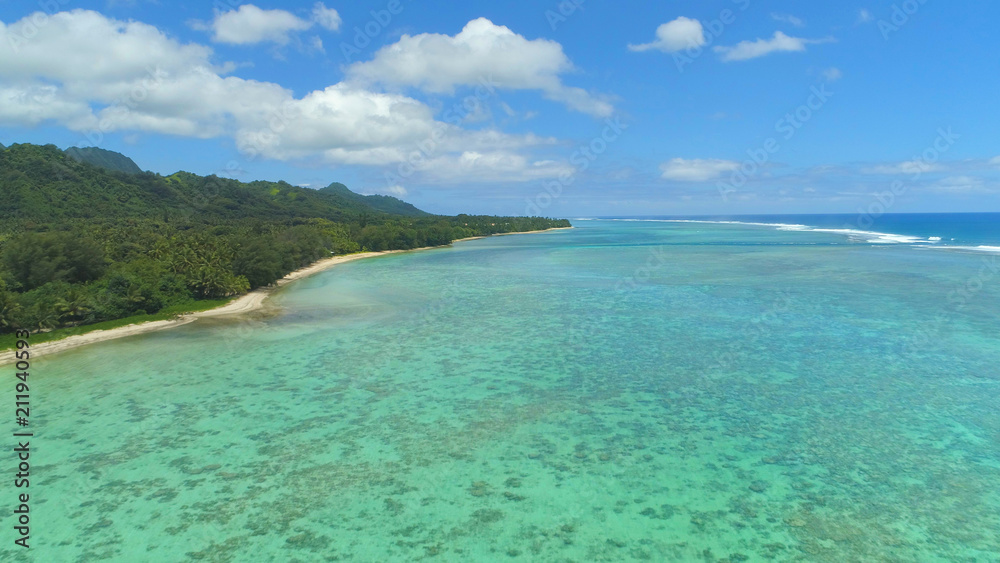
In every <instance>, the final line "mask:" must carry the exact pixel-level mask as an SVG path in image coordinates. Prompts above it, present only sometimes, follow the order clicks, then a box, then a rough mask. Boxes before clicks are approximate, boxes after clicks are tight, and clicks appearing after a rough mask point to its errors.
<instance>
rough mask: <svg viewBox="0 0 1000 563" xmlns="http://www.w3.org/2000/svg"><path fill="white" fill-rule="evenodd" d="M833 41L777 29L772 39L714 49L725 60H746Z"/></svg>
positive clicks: (803, 49) (801, 49)
mask: <svg viewBox="0 0 1000 563" xmlns="http://www.w3.org/2000/svg"><path fill="white" fill-rule="evenodd" d="M832 41H834V40H833V39H832V38H827V39H803V38H800V37H790V36H788V35H785V34H784V33H782V32H780V31H776V32H774V37H772V38H771V39H757V40H755V41H741V42H739V43H737V44H736V45H735V46H733V47H724V46H718V47H715V49H714V50H715V52H716V53H719V54H720V55H721V56H722V60H723V61H726V62H729V61H746V60H749V59H755V58H757V57H763V56H764V55H769V54H771V53H778V52H791V51H805V50H806V45H810V44H818V43H830V42H832Z"/></svg>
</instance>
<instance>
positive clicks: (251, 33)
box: [191, 2, 341, 45]
mask: <svg viewBox="0 0 1000 563" xmlns="http://www.w3.org/2000/svg"><path fill="white" fill-rule="evenodd" d="M316 24H319V26H320V27H323V28H325V29H328V30H330V31H338V30H339V29H340V24H341V19H340V14H339V13H337V10H334V9H332V8H327V7H326V5H325V4H323V3H322V2H316V4H315V5H314V6H313V9H312V14H311V19H308V20H307V19H303V18H300V17H298V16H296V15H295V14H293V13H291V12H287V11H285V10H264V9H261V8H258V7H257V6H254V5H253V4H243V5H242V6H240V7H239V8H238V9H236V10H229V11H217V12H216V13H215V18H214V19H213V20H212V21H210V22H202V21H193V22H191V27H193V28H194V29H197V30H201V31H211V32H212V41H214V42H216V43H226V44H229V45H256V44H258V43H275V44H277V45H287V44H288V42H289V41H291V36H292V34H294V33H297V32H300V31H305V30H307V29H310V28H312V27H313V26H314V25H316ZM314 43H315V41H314Z"/></svg>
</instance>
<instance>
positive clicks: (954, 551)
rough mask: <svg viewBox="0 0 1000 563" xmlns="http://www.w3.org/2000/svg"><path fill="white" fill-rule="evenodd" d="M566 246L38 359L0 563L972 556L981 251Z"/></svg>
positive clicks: (700, 231) (538, 246)
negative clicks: (22, 507)
mask: <svg viewBox="0 0 1000 563" xmlns="http://www.w3.org/2000/svg"><path fill="white" fill-rule="evenodd" d="M577 226H578V228H577V229H574V230H572V231H557V232H549V233H544V234H535V235H517V236H507V237H495V238H490V239H484V240H476V241H469V242H463V243H459V244H457V245H456V246H455V247H454V248H451V249H441V250H431V251H424V252H417V253H409V254H402V255H393V256H387V257H380V258H376V259H372V260H365V261H358V262H353V263H349V264H346V265H344V266H340V267H338V268H336V269H334V270H331V271H329V272H326V273H324V274H320V275H317V276H315V277H312V278H309V279H307V280H305V281H303V282H299V283H296V284H294V285H292V286H290V287H289V288H288V289H286V290H284V291H282V292H281V293H280V294H279V295H278V297H277V298H276V299H275V303H277V304H279V305H280V306H281V309H280V310H278V311H275V312H271V313H267V314H259V315H256V316H254V317H252V318H249V319H239V320H214V321H213V320H202V321H199V322H197V323H195V324H193V325H188V326H185V327H181V328H179V329H176V330H172V331H166V332H162V333H157V334H152V335H146V336H141V337H135V338H130V339H124V340H119V341H115V342H109V343H105V344H100V345H94V346H91V347H87V348H82V349H78V350H75V351H71V352H68V353H65V354H61V355H57V356H54V357H52V358H51V359H48V360H40V361H38V362H37V363H36V364H35V366H34V367H35V369H34V371H35V375H34V376H33V377H34V387H33V389H32V391H33V392H34V393H35V396H34V397H33V400H34V401H35V403H34V405H33V406H34V409H33V412H32V415H33V416H32V420H33V421H34V422H35V423H36V426H35V431H36V432H37V433H38V435H37V437H36V438H35V440H34V442H33V443H32V446H33V449H34V452H33V454H32V455H33V457H32V461H33V463H34V465H33V467H32V471H33V477H34V479H33V480H32V487H31V493H32V498H33V499H34V503H33V505H32V516H33V518H32V525H33V529H32V532H33V533H32V536H33V537H32V540H33V548H32V551H31V552H30V553H31V557H28V558H25V555H24V554H23V553H21V552H20V551H18V550H14V549H11V548H9V547H7V546H2V547H0V559H2V560H5V561H10V560H14V561H23V560H32V561H39V562H42V561H45V562H49V561H59V562H62V561H66V562H74V561H100V560H114V561H182V560H202V561H240V562H242V561H411V560H431V561H432V560H440V561H581V562H582V561H643V560H646V561H711V562H721V561H729V562H736V561H767V560H773V561H830V562H844V561H970V562H971V561H977V562H978V561H998V560H1000V558H998V555H997V554H998V553H1000V416H998V414H997V413H998V411H1000V369H998V367H997V366H998V365H1000V307H998V304H1000V275H996V274H993V270H990V267H989V266H990V263H991V261H992V264H993V265H994V267H995V265H996V263H997V257H998V255H997V254H995V253H989V252H974V251H971V250H970V251H964V250H941V249H936V248H926V247H919V246H915V245H909V244H878V245H873V244H867V243H864V242H858V241H857V240H856V239H852V238H850V237H847V236H843V235H839V234H835V233H825V232H812V231H807V232H803V231H780V230H776V229H774V228H768V227H762V226H747V225H733V224H693V223H662V222H655V223H654V222H604V221H596V222H591V221H584V222H579V223H578V224H577ZM990 274H993V275H990ZM959 290H961V291H962V293H953V292H957V291H959ZM956 296H960V298H959V297H956ZM0 369H8V368H0ZM11 497H13V495H11ZM8 535H9V534H8Z"/></svg>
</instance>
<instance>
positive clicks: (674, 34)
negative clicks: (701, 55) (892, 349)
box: [628, 16, 706, 53]
mask: <svg viewBox="0 0 1000 563" xmlns="http://www.w3.org/2000/svg"><path fill="white" fill-rule="evenodd" d="M705 43H706V40H705V30H704V29H703V28H702V26H701V22H700V21H698V20H695V19H691V18H685V17H683V16H681V17H679V18H677V19H676V20H673V21H671V22H667V23H665V24H663V25H661V26H660V27H658V28H656V40H654V41H653V42H651V43H643V44H641V45H629V46H628V48H629V50H630V51H635V52H642V51H650V50H657V51H663V52H664V53H676V52H678V51H683V50H684V49H689V48H694V47H701V46H703V45H705Z"/></svg>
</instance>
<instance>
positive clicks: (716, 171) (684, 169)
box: [660, 158, 740, 182]
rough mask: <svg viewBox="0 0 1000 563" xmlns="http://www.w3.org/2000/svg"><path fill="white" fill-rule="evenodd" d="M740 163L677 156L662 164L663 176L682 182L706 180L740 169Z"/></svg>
mask: <svg viewBox="0 0 1000 563" xmlns="http://www.w3.org/2000/svg"><path fill="white" fill-rule="evenodd" d="M739 168H740V164H739V163H738V162H734V161H731V160H719V159H700V158H696V159H691V160H686V159H683V158H675V159H673V160H670V161H669V162H665V163H663V164H661V165H660V170H661V171H662V172H663V175H662V177H663V178H664V179H667V180H679V181H681V182H705V181H708V180H714V179H716V178H720V177H722V176H723V175H725V174H726V173H727V172H734V171H736V170H739Z"/></svg>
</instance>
